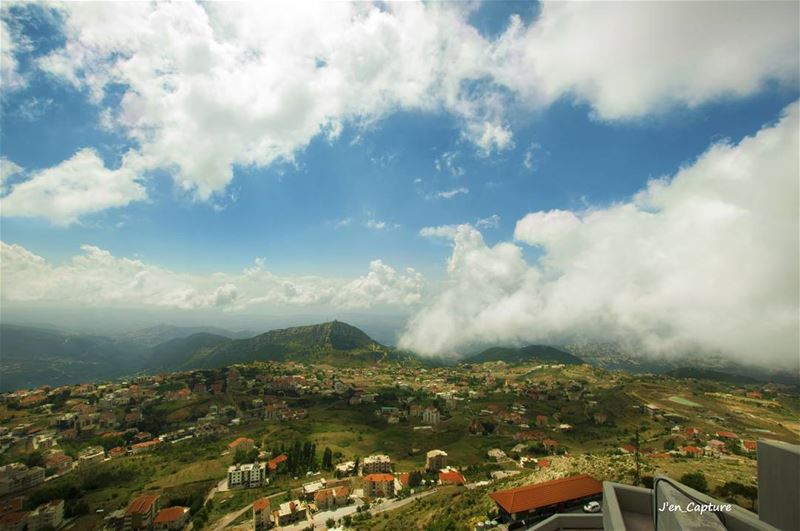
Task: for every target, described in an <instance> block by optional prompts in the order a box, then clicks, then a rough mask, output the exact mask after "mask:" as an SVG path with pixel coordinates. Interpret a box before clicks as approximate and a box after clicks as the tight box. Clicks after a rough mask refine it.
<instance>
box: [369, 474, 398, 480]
mask: <svg viewBox="0 0 800 531" xmlns="http://www.w3.org/2000/svg"><path fill="white" fill-rule="evenodd" d="M364 481H394V476H393V475H391V474H369V475H367V476H364Z"/></svg>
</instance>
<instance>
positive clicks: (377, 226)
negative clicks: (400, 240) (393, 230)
mask: <svg viewBox="0 0 800 531" xmlns="http://www.w3.org/2000/svg"><path fill="white" fill-rule="evenodd" d="M365 226H366V227H367V228H368V229H372V230H383V229H385V228H386V222H385V221H378V220H376V219H368V220H367V222H366V224H365Z"/></svg>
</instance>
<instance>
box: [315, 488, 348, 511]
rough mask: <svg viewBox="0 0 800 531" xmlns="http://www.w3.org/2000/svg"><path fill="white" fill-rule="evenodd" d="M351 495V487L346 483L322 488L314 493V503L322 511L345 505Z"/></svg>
mask: <svg viewBox="0 0 800 531" xmlns="http://www.w3.org/2000/svg"><path fill="white" fill-rule="evenodd" d="M349 497H350V489H348V488H347V487H345V486H344V485H342V486H339V487H331V488H329V489H322V490H318V491H317V492H315V493H314V505H316V506H317V509H318V510H320V511H327V510H330V509H335V508H337V507H341V506H342V505H345V504H346V503H347V499H348V498H349Z"/></svg>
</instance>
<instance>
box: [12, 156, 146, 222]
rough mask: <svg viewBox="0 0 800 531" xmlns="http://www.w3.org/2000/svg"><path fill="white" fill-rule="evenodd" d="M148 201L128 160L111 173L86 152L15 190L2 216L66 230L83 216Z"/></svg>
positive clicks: (34, 177)
mask: <svg viewBox="0 0 800 531" xmlns="http://www.w3.org/2000/svg"><path fill="white" fill-rule="evenodd" d="M145 197H146V191H145V188H144V186H142V184H140V182H139V181H138V178H137V173H136V171H134V170H133V169H131V168H129V167H127V159H123V162H122V166H121V167H120V168H118V169H115V170H111V169H108V168H106V167H105V165H104V163H103V159H101V158H100V157H99V155H98V154H97V153H96V152H95V151H94V150H93V149H90V148H86V149H82V150H80V151H78V152H77V153H76V154H75V155H73V156H72V158H70V159H67V160H65V161H64V162H62V163H60V164H59V165H57V166H54V167H52V168H48V169H45V170H41V171H38V172H34V173H33V174H32V175H31V177H30V179H28V180H26V181H23V182H20V183H18V184H16V185H14V186H13V187H11V190H10V192H9V193H8V195H6V196H4V197H3V198H2V210H3V212H2V213H3V215H4V216H17V217H44V218H47V219H49V220H50V221H51V222H52V223H54V224H56V225H62V226H66V225H70V224H72V223H74V222H76V221H77V220H78V218H80V217H81V216H84V215H87V214H92V213H95V212H100V211H102V210H105V209H108V208H112V207H120V206H125V205H127V204H128V203H130V202H132V201H140V200H143V199H145Z"/></svg>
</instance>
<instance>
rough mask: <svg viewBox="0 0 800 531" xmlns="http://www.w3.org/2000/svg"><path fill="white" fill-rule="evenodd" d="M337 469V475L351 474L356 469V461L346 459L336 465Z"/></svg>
mask: <svg viewBox="0 0 800 531" xmlns="http://www.w3.org/2000/svg"><path fill="white" fill-rule="evenodd" d="M335 470H336V475H337V476H351V475H353V473H355V471H356V462H355V461H345V462H344V463H339V464H338V465H336V469H335Z"/></svg>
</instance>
